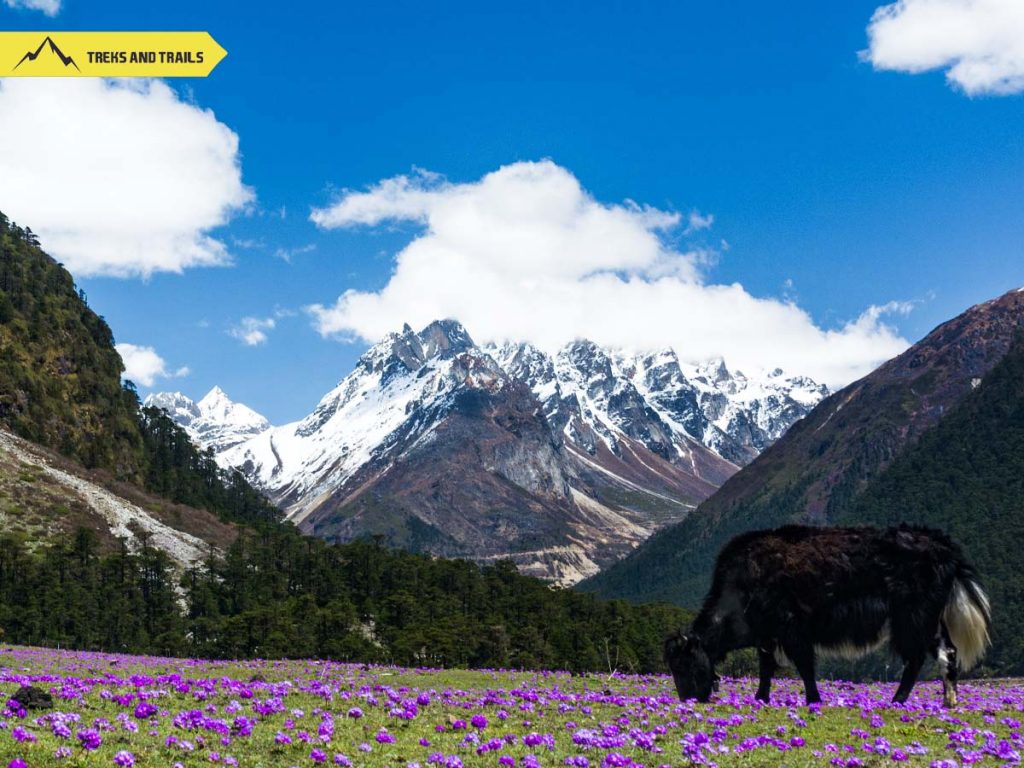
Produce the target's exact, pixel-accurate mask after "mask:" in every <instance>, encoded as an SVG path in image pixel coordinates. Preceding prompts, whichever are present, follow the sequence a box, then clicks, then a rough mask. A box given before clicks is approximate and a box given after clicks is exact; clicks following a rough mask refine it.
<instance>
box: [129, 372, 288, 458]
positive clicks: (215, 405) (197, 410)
mask: <svg viewBox="0 0 1024 768" xmlns="http://www.w3.org/2000/svg"><path fill="white" fill-rule="evenodd" d="M144 405H146V406H147V407H153V408H162V409H163V410H165V411H167V414H168V415H169V416H170V417H171V418H172V419H174V420H175V421H176V422H177V423H178V424H180V425H181V426H182V427H183V428H184V429H185V431H186V432H188V435H189V437H190V438H192V441H193V442H194V443H196V444H197V445H200V446H202V447H203V448H212V449H213V451H214V453H217V454H220V453H222V452H223V451H225V450H227V449H228V448H231V447H232V446H235V445H238V444H239V443H242V442H245V441H246V440H249V439H251V438H253V437H255V436H256V435H259V434H261V433H263V432H266V431H267V430H268V429H270V422H269V421H267V420H266V419H265V418H264V417H263V416H261V415H260V414H258V413H256V411H254V410H252V409H251V408H249V407H248V406H245V405H242V404H241V403H236V402H234V401H232V400H231V398H229V397H228V396H227V394H225V392H224V390H222V389H221V388H220V387H214V388H213V389H211V390H210V391H209V392H207V393H206V395H205V396H204V397H203V399H202V400H200V401H199V402H198V403H197V402H194V401H193V400H192V399H191V398H189V397H186V396H185V395H183V394H181V392H160V393H158V394H154V395H150V396H149V397H147V398H146V400H145V403H144Z"/></svg>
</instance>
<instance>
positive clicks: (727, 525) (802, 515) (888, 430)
mask: <svg viewBox="0 0 1024 768" xmlns="http://www.w3.org/2000/svg"><path fill="white" fill-rule="evenodd" d="M1022 327H1024V293H1022V292H1020V291H1013V292H1010V293H1007V294H1005V295H1004V296H1002V297H1000V298H998V299H994V300H992V301H989V302H985V303H983V304H979V305H977V306H975V307H972V308H970V309H969V310H967V311H966V312H964V313H963V314H962V315H960V316H959V317H957V318H954V319H953V320H950V321H948V322H946V323H944V324H942V325H940V326H939V327H938V328H936V329H935V330H933V331H932V332H931V333H930V334H928V336H926V337H925V338H924V339H922V340H921V341H920V342H918V343H917V344H915V345H914V346H913V347H911V348H910V349H908V350H907V351H906V352H904V353H903V354H902V355H899V356H898V357H896V358H894V359H892V360H890V361H889V362H887V363H885V364H883V365H882V366H881V367H879V368H878V369H877V370H876V371H874V372H872V373H871V374H869V375H868V376H866V377H864V378H863V379H861V380H859V381H857V382H854V383H853V384H851V385H849V386H848V387H846V388H845V389H843V390H842V391H840V392H837V393H835V394H833V395H831V396H830V397H828V398H827V399H825V400H824V401H822V402H821V403H820V404H819V405H818V406H817V407H816V408H815V409H814V410H813V411H811V413H810V414H809V415H808V416H806V417H805V418H804V419H802V420H800V421H799V422H797V423H796V424H794V425H793V427H792V428H791V429H790V430H789V432H787V433H786V435H785V436H784V437H782V438H781V439H780V440H779V441H778V442H776V443H775V444H774V445H773V446H771V447H770V448H769V449H767V450H766V451H765V452H764V453H762V454H761V455H760V456H759V457H758V458H757V459H756V460H754V461H753V462H752V463H751V464H750V465H749V466H747V467H745V468H744V469H743V470H742V471H740V472H739V473H737V474H736V475H734V476H733V477H732V478H730V479H729V481H728V482H726V483H725V485H723V486H722V488H721V489H720V490H719V491H718V492H717V493H716V494H715V495H714V496H712V497H711V498H710V499H709V500H708V501H706V502H705V503H704V504H702V505H701V506H700V508H699V509H698V510H697V511H696V512H695V513H694V514H692V515H690V517H689V518H687V519H686V520H685V521H683V522H682V523H681V524H680V525H677V526H673V527H671V528H668V529H666V530H664V531H662V532H660V533H659V534H656V535H655V536H653V537H652V538H651V539H650V540H649V541H647V542H646V543H645V544H644V545H643V546H642V547H640V548H639V549H638V550H637V551H635V552H634V553H632V554H631V555H630V556H629V557H628V558H626V559H625V560H624V561H622V562H621V563H618V564H616V566H614V567H613V568H611V569H609V570H608V571H607V572H605V573H602V574H600V575H598V576H597V577H596V578H594V579H593V580H591V581H589V582H587V583H586V584H584V585H582V586H583V588H584V589H588V590H593V591H596V592H598V593H600V594H602V595H605V596H612V595H613V596H616V597H625V598H628V599H631V600H641V601H642V600H654V599H666V600H670V601H672V602H676V603H678V604H681V605H697V604H698V603H699V602H700V600H701V599H702V597H703V595H704V592H705V590H706V588H707V584H708V579H709V575H710V571H711V567H712V564H713V562H714V558H715V556H716V554H717V552H718V550H719V549H720V548H721V546H722V545H723V544H724V543H725V542H726V541H728V539H729V538H731V537H732V536H733V535H735V534H737V533H739V532H742V531H747V530H752V529H756V528H765V527H772V526H775V525H779V524H782V523H784V522H792V521H801V522H811V523H826V522H831V521H834V520H836V519H838V518H840V517H842V516H843V515H844V514H845V513H846V511H847V510H849V509H850V508H851V505H852V504H853V502H854V501H855V500H856V499H857V498H858V497H859V496H860V494H862V493H863V492H864V491H865V489H866V488H867V487H868V485H869V483H870V482H871V481H872V479H874V478H876V477H877V476H878V475H879V474H880V473H881V472H883V471H884V470H885V469H886V467H888V466H889V464H891V463H892V461H893V460H894V459H895V458H896V457H898V456H899V455H901V454H902V453H903V452H904V451H906V450H907V449H908V448H910V447H911V446H913V445H914V444H915V443H916V442H917V440H918V439H919V438H920V437H921V435H922V434H924V433H925V432H926V431H927V430H928V429H930V428H932V427H934V426H935V425H936V424H938V423H940V421H941V420H942V418H943V417H944V416H945V415H946V414H947V413H949V411H950V410H951V409H953V408H955V407H956V406H957V404H958V403H960V402H961V401H962V400H963V399H964V398H965V397H966V396H967V395H969V394H970V393H971V392H972V391H973V389H974V388H975V387H977V386H978V385H979V384H980V383H981V381H982V380H983V378H984V377H985V376H986V375H987V374H988V373H989V371H991V370H992V369H993V368H994V367H995V366H996V365H997V364H998V363H999V362H1000V361H1001V360H1002V359H1003V358H1004V357H1005V356H1006V354H1007V352H1008V351H1009V349H1010V347H1011V345H1012V344H1013V343H1014V339H1015V338H1016V335H1017V334H1018V333H1019V332H1020V329H1021V328H1022Z"/></svg>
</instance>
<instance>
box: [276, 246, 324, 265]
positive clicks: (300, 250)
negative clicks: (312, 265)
mask: <svg viewBox="0 0 1024 768" xmlns="http://www.w3.org/2000/svg"><path fill="white" fill-rule="evenodd" d="M315 250H316V244H315V243H307V244H306V245H300V246H297V247H295V248H284V247H281V248H278V249H277V250H275V251H274V256H275V257H276V258H278V259H281V260H282V261H285V262H287V263H289V264H291V263H292V258H293V257H295V256H301V255H302V254H304V253H312V252H313V251H315Z"/></svg>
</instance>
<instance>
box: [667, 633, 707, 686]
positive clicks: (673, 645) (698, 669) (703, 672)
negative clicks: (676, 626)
mask: <svg viewBox="0 0 1024 768" xmlns="http://www.w3.org/2000/svg"><path fill="white" fill-rule="evenodd" d="M665 663H666V664H667V665H668V668H669V670H670V671H671V672H672V678H673V679H674V680H675V682H676V691H677V692H678V693H679V700H680V701H686V700H687V699H697V701H708V700H709V699H710V698H711V692H712V691H713V690H715V689H716V688H717V687H718V675H716V674H715V669H714V665H713V664H712V663H711V659H710V658H709V657H708V655H707V653H706V652H705V650H704V649H703V648H702V647H701V644H700V637H699V636H697V635H696V634H694V633H692V632H691V633H690V634H683V633H682V632H677V633H675V634H674V635H670V636H669V637H668V639H667V640H665Z"/></svg>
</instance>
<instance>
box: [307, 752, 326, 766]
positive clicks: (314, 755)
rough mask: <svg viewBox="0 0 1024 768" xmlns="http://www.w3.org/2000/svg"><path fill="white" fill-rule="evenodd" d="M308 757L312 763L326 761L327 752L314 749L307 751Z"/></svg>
mask: <svg viewBox="0 0 1024 768" xmlns="http://www.w3.org/2000/svg"><path fill="white" fill-rule="evenodd" d="M309 759H310V760H312V761H313V762H314V763H326V762H327V753H326V752H324V751H323V750H322V749H314V750H313V751H312V752H310V753H309Z"/></svg>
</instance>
